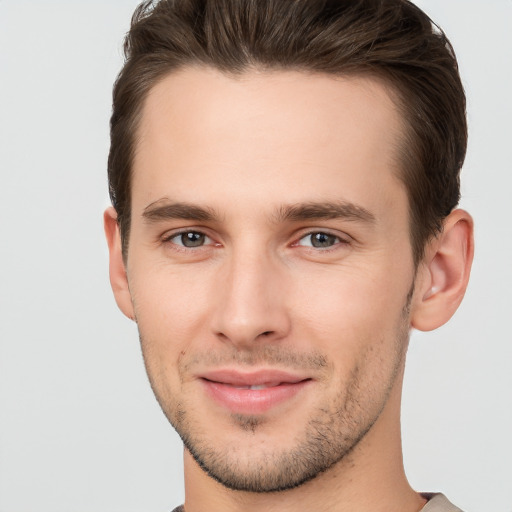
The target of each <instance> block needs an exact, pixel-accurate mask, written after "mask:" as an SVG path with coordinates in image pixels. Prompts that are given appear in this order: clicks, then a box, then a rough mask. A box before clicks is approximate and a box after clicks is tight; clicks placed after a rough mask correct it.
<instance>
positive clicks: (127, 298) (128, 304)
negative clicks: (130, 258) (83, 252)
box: [103, 207, 135, 320]
mask: <svg viewBox="0 0 512 512" xmlns="http://www.w3.org/2000/svg"><path fill="white" fill-rule="evenodd" d="M103 222H104V228H105V236H106V238H107V244H108V250H109V273H110V285H111V286H112V291H113V292H114V297H115V299H116V302H117V305H118V306H119V309H120V310H121V311H122V312H123V313H124V314H125V315H126V316H127V317H128V318H130V319H131V320H134V319H135V314H134V311H133V304H132V299H131V295H130V289H129V286H128V278H127V275H126V268H125V263H124V260H123V251H122V245H121V234H120V231H119V224H118V223H117V213H116V211H115V209H114V208H113V207H109V208H107V209H106V210H105V213H104V214H103Z"/></svg>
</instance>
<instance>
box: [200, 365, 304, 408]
mask: <svg viewBox="0 0 512 512" xmlns="http://www.w3.org/2000/svg"><path fill="white" fill-rule="evenodd" d="M200 381H201V383H202V385H203V388H204V390H205V392H206V395H207V397H208V398H209V399H212V401H213V402H214V403H215V404H216V405H217V406H220V407H221V408H223V409H227V410H228V411H229V412H232V413H236V414H252V415H254V414H263V413H265V412H267V411H269V410H270V409H273V408H276V407H278V406H285V405H289V404H291V403H292V402H294V401H295V400H294V399H295V397H296V396H297V395H298V394H299V393H301V392H303V391H304V390H305V388H306V387H308V386H309V385H310V384H311V383H312V382H313V381H312V379H311V378H309V377H302V376H297V375H292V374H288V373H285V372H281V371H267V370H266V371H259V372H253V373H250V374H244V373H240V372H237V371H230V370H228V371H218V372H210V373H207V374H205V375H203V376H201V378H200Z"/></svg>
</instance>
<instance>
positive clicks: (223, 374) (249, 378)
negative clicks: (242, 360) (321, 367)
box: [199, 369, 310, 386]
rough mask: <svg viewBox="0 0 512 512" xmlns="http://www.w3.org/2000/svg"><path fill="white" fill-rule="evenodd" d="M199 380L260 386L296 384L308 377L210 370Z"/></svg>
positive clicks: (269, 372) (281, 372) (262, 371)
mask: <svg viewBox="0 0 512 512" xmlns="http://www.w3.org/2000/svg"><path fill="white" fill-rule="evenodd" d="M199 378H201V379H205V380H209V381H212V382H219V383H221V384H228V385H230V386H262V385H265V384H266V385H269V384H273V385H278V384H296V383H298V382H302V381H303V380H308V379H309V378H310V377H307V376H303V375H298V374H296V373H291V372H287V371H283V370H268V369H265V370H256V371H252V372H241V371H239V370H234V369H224V370H212V371H207V372H204V373H201V374H200V375H199Z"/></svg>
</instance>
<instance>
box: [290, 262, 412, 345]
mask: <svg viewBox="0 0 512 512" xmlns="http://www.w3.org/2000/svg"><path fill="white" fill-rule="evenodd" d="M396 276H397V274H396V273H394V272H393V271H392V270H391V269H389V270H388V269H384V268H381V269H378V270H376V269H373V271H372V268H371V267H367V268H364V269H362V268H361V269H358V268H355V267H351V268H338V269H334V271H332V269H330V270H329V271H323V272H316V273H315V274H311V273H310V274H309V275H308V274H307V273H301V275H300V277H299V278H298V280H297V282H299V283H300V284H299V285H298V286H297V288H296V292H294V293H293V295H294V296H295V300H294V302H293V304H292V305H291V309H292V315H293V316H294V317H295V318H296V319H297V322H296V323H298V327H300V323H301V321H300V320H299V319H298V318H297V316H300V317H302V319H303V323H304V327H305V328H309V329H311V330H312V331H314V332H316V333H317V334H319V335H321V336H322V337H323V338H325V340H326V342H327V343H330V342H332V343H335V344H339V346H347V345H350V344H351V343H352V344H359V343H360V341H361V339H371V338H372V337H373V338H376V339H385V338H388V337H389V335H391V333H393V332H395V330H396V326H397V320H398V319H400V318H401V316H402V311H403V307H404V305H405V301H406V297H407V293H408V291H409V286H410V281H409V278H408V276H404V272H403V271H402V275H401V280H399V279H397V278H396ZM299 312H300V313H299Z"/></svg>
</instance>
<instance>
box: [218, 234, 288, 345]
mask: <svg viewBox="0 0 512 512" xmlns="http://www.w3.org/2000/svg"><path fill="white" fill-rule="evenodd" d="M255 245H257V244H251V243H248V244H245V246H238V247H236V248H233V250H232V251H231V253H230V255H229V256H228V257H227V258H226V260H225V262H224V268H223V271H222V272H221V274H220V275H221V280H220V282H219V289H220V293H219V294H218V303H217V305H216V309H217V314H216V315H215V322H214V326H213V327H214V330H215V333H216V334H217V335H218V336H220V337H222V338H223V339H226V340H229V341H230V342H231V343H233V344H236V345H244V344H251V343H252V342H254V341H256V340H257V339H258V338H262V337H264V338H265V339H267V340H270V339H274V340H275V339H278V338H280V337H282V336H284V335H285V334H286V332H287V330H288V328H289V319H288V314H287V311H286V306H285V301H284V296H283V293H284V289H283V286H282V285H283V275H282V274H283V273H282V269H281V268H280V264H279V262H278V261H276V259H275V258H273V257H272V254H270V253H269V251H267V250H265V249H263V248H262V247H261V246H259V247H255Z"/></svg>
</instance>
